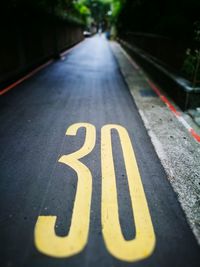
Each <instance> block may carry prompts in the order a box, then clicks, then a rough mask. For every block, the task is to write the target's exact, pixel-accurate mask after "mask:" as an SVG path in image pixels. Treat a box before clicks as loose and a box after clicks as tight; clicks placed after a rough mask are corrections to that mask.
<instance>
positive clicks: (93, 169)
mask: <svg viewBox="0 0 200 267" xmlns="http://www.w3.org/2000/svg"><path fill="white" fill-rule="evenodd" d="M0 140H1V142H0V151H1V153H0V198H1V200H0V203H1V217H0V219H1V228H0V251H1V257H0V260H1V263H0V266H1V267H10V266H16V267H24V266H25V267H44V266H46V267H64V266H65V267H67V266H70V267H75V266H79V267H90V266H91V267H93V266H96V267H102V266H105V267H118V266H123V267H126V266H134V267H157V266H159V267H169V266H173V267H175V266H177V267H189V266H190V267H195V266H199V263H200V253H199V252H200V250H199V246H198V245H197V242H196V240H195V238H194V236H193V234H192V231H191V230H190V228H189V226H188V224H187V222H186V219H185V216H184V214H183V212H182V209H181V208H180V205H179V203H178V201H177V197H176V195H175V193H174V192H173V190H172V188H171V185H170V183H169V181H168V179H167V177H166V174H165V172H164V169H163V167H162V166H161V163H160V161H159V159H158V157H157V155H156V153H155V151H154V148H153V146H152V144H151V141H150V138H149V136H148V134H147V131H146V129H145V128H144V125H143V123H142V120H141V118H140V116H139V113H138V110H137V108H136V105H135V103H134V101H133V100H132V98H131V96H130V93H129V90H128V88H127V86H126V84H125V82H124V80H123V77H122V75H121V73H120V70H119V67H118V64H117V62H116V60H115V58H114V56H113V54H112V51H111V49H110V47H109V43H108V42H107V41H106V40H105V39H104V37H103V36H102V37H99V36H95V37H93V38H89V39H87V40H85V41H83V42H82V43H81V44H79V45H78V46H77V47H75V48H74V49H73V50H72V51H71V52H70V53H69V54H67V55H66V56H65V58H62V60H59V61H56V62H55V63H53V64H52V65H50V66H48V67H46V68H45V69H44V70H42V71H40V72H39V73H38V74H37V75H35V76H34V77H32V78H30V79H29V80H27V81H25V82H24V83H22V84H21V85H18V86H17V87H15V88H14V89H13V90H11V91H9V92H8V93H7V94H5V95H3V96H2V97H1V98H0Z"/></svg>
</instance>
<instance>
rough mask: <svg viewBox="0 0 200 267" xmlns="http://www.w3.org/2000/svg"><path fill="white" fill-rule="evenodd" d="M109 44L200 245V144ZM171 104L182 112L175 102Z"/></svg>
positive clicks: (115, 45)
mask: <svg viewBox="0 0 200 267" xmlns="http://www.w3.org/2000/svg"><path fill="white" fill-rule="evenodd" d="M110 47H111V49H112V52H113V54H114V56H115V58H116V60H117V62H118V65H119V68H120V70H121V73H122V75H123V77H124V79H125V82H126V83H127V85H128V87H129V90H130V93H131V95H132V97H133V99H134V101H135V103H136V106H137V108H138V111H139V113H140V116H141V118H142V120H143V123H144V126H145V127H146V129H147V132H148V134H149V136H150V138H151V141H152V144H153V146H154V148H155V151H156V153H157V155H158V157H159V159H160V161H161V163H162V165H163V167H164V169H165V171H166V174H167V177H168V179H169V181H170V183H171V185H172V187H173V189H174V191H175V192H176V194H177V196H178V200H179V202H180V204H181V206H182V209H183V211H184V213H185V215H186V218H187V221H188V223H189V225H190V227H191V229H192V231H193V233H194V235H195V237H196V239H197V241H198V243H199V245H200V164H199V162H200V144H199V143H198V142H197V141H195V139H194V138H193V137H192V136H191V134H190V133H189V132H188V131H187V129H186V128H185V127H184V126H183V125H182V124H181V123H180V121H178V120H177V118H176V117H175V116H174V114H173V113H172V112H171V111H170V110H169V109H168V107H167V106H166V105H165V104H164V103H163V102H162V101H161V99H160V98H159V97H158V96H157V95H156V94H155V93H154V92H153V90H152V88H151V87H150V86H149V84H148V83H147V74H146V73H145V72H144V71H143V70H142V69H141V68H140V67H139V66H138V65H137V64H136V63H135V62H134V60H133V59H132V58H131V57H130V56H129V55H128V54H127V53H126V52H125V50H124V49H123V48H122V47H121V46H120V44H119V43H117V42H114V41H112V42H110ZM148 79H149V78H148ZM163 94H164V93H163ZM170 102H171V103H173V101H171V100H170ZM173 105H174V106H175V107H176V109H177V110H178V112H180V113H181V112H182V111H181V110H180V109H179V108H178V107H177V106H176V104H175V103H173ZM183 116H184V114H183Z"/></svg>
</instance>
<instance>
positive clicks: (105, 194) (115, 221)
mask: <svg viewBox="0 0 200 267" xmlns="http://www.w3.org/2000/svg"><path fill="white" fill-rule="evenodd" d="M112 129H115V130H117V132H118V134H119V137H120V141H121V146H122V151H123V157H124V162H125V167H126V172H127V178H128V185H129V191H130V199H131V205H132V209H133V214H134V222H135V229H136V235H135V238H134V239H133V240H125V239H124V237H123V234H122V231H121V227H120V222H119V212H118V201H117V190H116V178H115V170H114V163H113V154H112V143H111V130H112ZM101 161H102V208H101V213H102V231H103V236H104V241H105V244H106V247H107V249H108V251H109V252H110V253H111V254H112V255H113V256H114V257H116V258H118V259H120V260H124V261H137V260H141V259H144V258H146V257H148V256H149V255H150V254H151V253H152V252H153V249H154V246H155V234H154V230H153V226H152V222H151V217H150V213H149V209H148V205H147V201H146V197H145V193H144V190H143V186H142V182H141V178H140V174H139V170H138V166H137V163H136V158H135V155H134V152H133V148H132V145H131V141H130V138H129V136H128V133H127V131H126V129H125V128H123V127H122V126H119V125H106V126H104V127H103V128H102V131H101ZM119 190H120V189H119Z"/></svg>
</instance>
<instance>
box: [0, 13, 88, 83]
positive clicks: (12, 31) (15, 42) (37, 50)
mask: <svg viewBox="0 0 200 267" xmlns="http://www.w3.org/2000/svg"><path fill="white" fill-rule="evenodd" d="M0 38H1V42H0V83H1V87H3V86H6V85H7V83H10V82H12V80H14V79H16V78H18V77H20V76H21V75H23V74H24V73H26V72H27V71H29V70H31V69H33V68H34V67H36V66H37V65H40V64H42V63H43V62H45V61H46V60H48V59H49V58H51V57H53V56H55V55H56V54H57V53H58V52H61V51H62V50H65V49H67V48H68V47H70V46H72V45H74V44H75V43H78V42H80V41H81V40H82V39H83V34H82V27H81V26H80V25H76V24H73V23H69V22H64V21H59V20H55V19H52V18H48V17H46V18H40V17H38V18H37V17H36V18H34V19H33V18H29V17H28V16H27V18H26V19H24V18H23V19H15V18H14V19H12V20H9V21H5V22H3V21H2V22H1V25H0Z"/></svg>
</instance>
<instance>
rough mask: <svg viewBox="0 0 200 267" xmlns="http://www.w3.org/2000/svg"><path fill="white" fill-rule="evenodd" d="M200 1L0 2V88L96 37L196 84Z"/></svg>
mask: <svg viewBox="0 0 200 267" xmlns="http://www.w3.org/2000/svg"><path fill="white" fill-rule="evenodd" d="M199 10H200V1H199V0H176V1H174V0H168V1H160V0H152V1H149V0H73V1H72V0H2V1H1V8H0V22H1V23H0V36H1V42H0V62H1V64H0V83H1V88H2V87H4V86H6V85H7V84H8V83H10V82H12V80H15V79H16V78H18V77H20V76H21V75H23V74H24V73H26V72H27V71H29V70H31V69H33V68H34V67H35V66H37V65H39V64H42V63H43V62H45V61H46V60H47V59H49V58H51V57H55V58H57V57H59V54H60V52H61V51H64V50H65V49H67V48H69V47H70V46H72V45H74V44H75V43H78V42H79V41H81V40H82V39H83V38H84V37H91V36H92V35H94V34H96V33H98V34H101V33H105V35H106V37H107V38H108V39H114V38H119V39H121V40H124V41H126V42H128V43H129V44H131V45H133V46H136V47H138V48H140V49H142V50H143V51H145V52H147V53H148V54H149V55H151V56H152V57H154V58H155V59H157V60H158V61H160V62H161V63H162V64H164V65H166V66H167V67H168V68H170V69H172V70H173V71H174V72H176V73H180V74H181V75H182V76H183V77H184V78H186V79H188V80H189V81H190V82H191V83H192V84H193V86H198V85H199V84H200V67H199V66H200V49H199V43H200V16H199Z"/></svg>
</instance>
